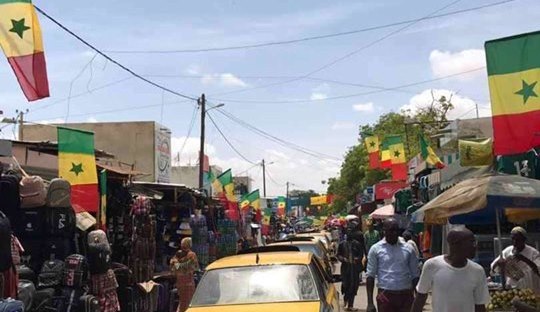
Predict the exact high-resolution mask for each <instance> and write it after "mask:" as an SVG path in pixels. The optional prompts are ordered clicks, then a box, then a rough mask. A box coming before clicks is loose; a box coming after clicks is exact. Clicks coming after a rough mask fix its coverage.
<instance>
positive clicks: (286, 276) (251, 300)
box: [188, 246, 340, 312]
mask: <svg viewBox="0 0 540 312" xmlns="http://www.w3.org/2000/svg"><path fill="white" fill-rule="evenodd" d="M279 247H280V246H274V247H273V248H279ZM289 247H290V246H289ZM257 249H258V248H253V250H257ZM259 250H262V252H254V253H246V254H241V255H236V256H231V257H227V258H223V259H219V260H217V261H215V262H213V263H212V264H210V265H209V266H208V267H207V270H206V272H205V274H204V275H203V277H202V279H201V281H200V282H199V285H198V286H197V290H196V291H195V294H194V296H193V299H192V301H191V304H190V307H189V309H188V312H214V311H215V312H218V311H219V312H233V311H234V312H244V311H246V312H247V311H255V312H256V311H264V312H266V311H288V312H311V311H313V312H319V311H332V312H333V311H340V306H339V293H338V292H337V290H336V288H335V287H334V284H333V282H335V281H337V276H329V275H328V274H326V272H325V271H324V269H323V266H322V264H321V263H320V261H319V260H318V258H317V257H315V256H314V255H313V254H312V253H309V252H298V251H283V252H281V251H279V252H272V251H269V252H265V251H264V247H263V248H260V249H259Z"/></svg>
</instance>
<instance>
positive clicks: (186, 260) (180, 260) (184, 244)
mask: <svg viewBox="0 0 540 312" xmlns="http://www.w3.org/2000/svg"><path fill="white" fill-rule="evenodd" d="M191 246H192V245H191V238H189V237H187V238H184V239H182V241H181V242H180V250H179V251H178V252H176V255H175V256H174V257H173V258H172V259H171V271H173V272H174V273H175V274H176V288H177V289H178V296H179V298H180V304H179V305H178V309H177V310H176V311H177V312H184V311H186V310H187V308H188V306H189V303H190V302H191V298H192V297H193V294H194V293H195V280H194V279H193V274H194V272H195V271H197V270H199V261H198V260H197V255H196V254H195V253H194V252H193V251H192V250H191Z"/></svg>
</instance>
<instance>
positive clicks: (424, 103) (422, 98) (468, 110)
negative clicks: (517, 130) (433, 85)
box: [401, 89, 491, 119]
mask: <svg viewBox="0 0 540 312" xmlns="http://www.w3.org/2000/svg"><path fill="white" fill-rule="evenodd" d="M432 94H433V95H432ZM442 96H444V97H446V98H447V99H450V97H452V98H451V99H452V100H451V101H452V104H453V105H454V109H453V110H451V111H450V112H449V113H448V116H447V117H448V119H466V118H474V117H476V102H475V101H473V100H472V99H470V98H468V97H466V96H462V95H459V94H456V92H454V91H451V90H445V89H433V90H429V89H428V90H424V91H422V92H421V93H419V94H417V95H415V96H413V97H412V98H411V99H410V100H409V103H408V104H406V105H403V106H402V107H401V110H405V111H408V110H410V112H411V114H415V113H416V112H418V110H419V109H420V108H425V107H428V106H429V105H431V103H432V101H433V98H435V99H436V100H437V99H440V98H441V97H442ZM478 113H479V116H480V117H485V116H490V115H491V108H490V105H489V103H478Z"/></svg>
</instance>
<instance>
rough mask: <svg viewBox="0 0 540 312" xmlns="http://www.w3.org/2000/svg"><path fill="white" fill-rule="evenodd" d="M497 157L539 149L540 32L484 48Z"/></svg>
mask: <svg viewBox="0 0 540 312" xmlns="http://www.w3.org/2000/svg"><path fill="white" fill-rule="evenodd" d="M485 49H486V58H487V72H488V80H489V91H490V95H491V110H492V116H493V117H492V118H493V139H494V140H493V148H494V153H495V155H503V156H504V155H514V154H521V153H525V152H527V151H529V150H530V149H532V148H535V147H539V146H540V97H539V96H540V84H539V83H538V82H539V81H540V32H533V33H527V34H521V35H517V36H512V37H507V38H502V39H496V40H492V41H488V42H486V44H485Z"/></svg>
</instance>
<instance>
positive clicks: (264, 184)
mask: <svg viewBox="0 0 540 312" xmlns="http://www.w3.org/2000/svg"><path fill="white" fill-rule="evenodd" d="M262 170H263V197H265V198H266V166H265V164H264V159H263V160H262Z"/></svg>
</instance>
